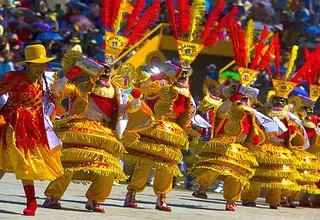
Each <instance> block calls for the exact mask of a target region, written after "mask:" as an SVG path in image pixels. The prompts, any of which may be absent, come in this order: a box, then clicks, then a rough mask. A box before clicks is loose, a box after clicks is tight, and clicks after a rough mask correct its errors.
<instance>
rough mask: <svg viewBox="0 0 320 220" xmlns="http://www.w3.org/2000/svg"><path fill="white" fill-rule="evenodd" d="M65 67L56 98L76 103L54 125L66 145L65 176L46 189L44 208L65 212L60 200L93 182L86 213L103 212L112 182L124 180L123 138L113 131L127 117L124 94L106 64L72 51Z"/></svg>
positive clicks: (65, 60)
mask: <svg viewBox="0 0 320 220" xmlns="http://www.w3.org/2000/svg"><path fill="white" fill-rule="evenodd" d="M74 59H76V60H78V62H77V64H76V65H75V66H72V67H71V68H70V67H69V66H68V64H69V63H70V61H72V60H74ZM62 64H63V66H64V67H65V69H68V67H69V68H70V70H69V71H66V74H65V76H64V77H63V78H62V79H60V80H59V81H58V82H57V83H56V84H55V87H54V95H55V98H56V99H57V100H59V102H60V103H61V101H62V100H64V99H66V98H69V97H71V100H72V103H71V109H70V110H69V112H68V114H67V116H66V117H65V118H63V119H62V120H57V121H55V122H54V128H55V131H56V132H57V134H58V135H59V137H60V138H61V140H62V141H63V150H62V158H61V160H62V164H63V167H64V169H65V174H64V175H63V176H61V177H60V178H58V179H56V180H55V181H53V182H51V183H50V185H49V186H48V187H47V189H46V191H45V195H46V196H47V198H46V201H45V202H44V206H45V207H47V208H61V205H60V203H59V200H60V199H61V197H62V196H63V194H64V192H65V191H66V190H67V188H68V186H69V184H70V183H71V181H72V180H74V181H92V183H91V185H90V187H89V189H88V191H87V193H86V197H87V199H88V201H87V204H86V209H88V210H91V211H94V212H102V213H104V209H103V208H102V207H100V205H99V203H101V202H104V201H105V200H106V199H107V197H108V196H109V194H110V192H111V190H112V186H113V182H114V181H122V180H125V179H126V176H125V174H124V173H123V172H122V167H121V165H120V162H119V158H120V157H121V156H122V154H123V153H124V152H125V149H124V147H123V145H122V144H121V142H120V141H119V140H118V138H119V134H115V133H114V132H113V130H114V129H115V127H116V124H117V122H118V120H119V119H120V118H122V117H123V116H122V115H121V114H120V109H121V108H124V106H123V105H120V104H121V103H122V101H121V99H122V98H121V95H120V94H122V92H121V89H120V88H118V87H117V86H116V85H115V84H114V83H113V82H112V79H111V77H112V75H113V68H111V67H110V66H109V65H108V64H107V63H103V62H99V63H97V62H95V61H93V60H91V59H89V58H86V57H84V56H83V55H82V54H81V53H80V52H77V51H72V52H69V53H67V54H65V56H64V57H63V59H62ZM97 70H98V71H97ZM88 73H89V74H88ZM96 77H98V79H96ZM67 81H69V83H68V84H66V85H65V83H66V82H67Z"/></svg>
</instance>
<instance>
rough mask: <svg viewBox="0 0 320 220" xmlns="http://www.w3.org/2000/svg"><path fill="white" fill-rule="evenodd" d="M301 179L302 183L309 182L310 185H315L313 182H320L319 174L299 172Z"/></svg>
mask: <svg viewBox="0 0 320 220" xmlns="http://www.w3.org/2000/svg"><path fill="white" fill-rule="evenodd" d="M300 175H301V177H302V178H301V179H302V181H303V182H311V183H315V182H319V181H320V174H319V173H308V172H306V173H305V172H301V173H300Z"/></svg>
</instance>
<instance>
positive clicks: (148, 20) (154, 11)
mask: <svg viewBox="0 0 320 220" xmlns="http://www.w3.org/2000/svg"><path fill="white" fill-rule="evenodd" d="M159 12H160V2H159V0H155V1H154V3H153V4H152V5H151V6H150V8H149V9H148V10H147V11H146V12H145V13H144V15H143V16H142V18H141V19H140V20H139V21H138V23H137V25H136V26H135V27H134V29H133V30H132V33H131V35H130V37H129V42H128V45H131V44H134V43H136V42H137V40H138V39H139V38H140V37H141V36H142V35H143V34H144V33H145V32H146V31H147V29H148V28H150V27H151V26H152V25H153V24H154V23H155V22H156V21H157V20H158V17H159Z"/></svg>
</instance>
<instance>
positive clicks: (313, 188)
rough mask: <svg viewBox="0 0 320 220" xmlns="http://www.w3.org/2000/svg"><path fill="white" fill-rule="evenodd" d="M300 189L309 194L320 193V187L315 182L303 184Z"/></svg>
mask: <svg viewBox="0 0 320 220" xmlns="http://www.w3.org/2000/svg"><path fill="white" fill-rule="evenodd" d="M300 189H301V191H303V192H308V193H309V194H320V189H318V187H317V185H316V184H314V183H309V184H301V185H300Z"/></svg>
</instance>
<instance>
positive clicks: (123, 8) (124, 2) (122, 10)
mask: <svg viewBox="0 0 320 220" xmlns="http://www.w3.org/2000/svg"><path fill="white" fill-rule="evenodd" d="M126 7H127V0H122V1H121V4H120V7H119V12H118V14H117V19H116V20H115V22H114V33H116V34H117V33H118V32H119V30H120V29H121V22H122V20H123V15H124V13H125V12H126Z"/></svg>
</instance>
